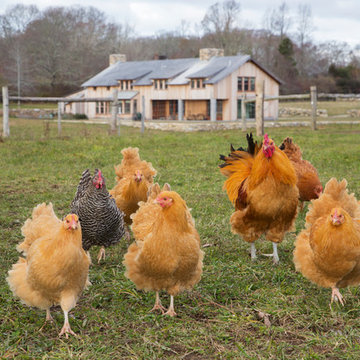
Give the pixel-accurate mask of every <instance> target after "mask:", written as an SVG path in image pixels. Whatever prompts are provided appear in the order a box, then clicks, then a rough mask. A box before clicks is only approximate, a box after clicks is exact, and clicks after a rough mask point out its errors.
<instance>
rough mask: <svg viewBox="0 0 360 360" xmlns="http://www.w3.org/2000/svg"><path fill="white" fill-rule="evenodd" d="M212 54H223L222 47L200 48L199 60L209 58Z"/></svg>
mask: <svg viewBox="0 0 360 360" xmlns="http://www.w3.org/2000/svg"><path fill="white" fill-rule="evenodd" d="M213 56H224V49H214V48H205V49H200V51H199V58H200V60H210V59H211V58H212V57H213Z"/></svg>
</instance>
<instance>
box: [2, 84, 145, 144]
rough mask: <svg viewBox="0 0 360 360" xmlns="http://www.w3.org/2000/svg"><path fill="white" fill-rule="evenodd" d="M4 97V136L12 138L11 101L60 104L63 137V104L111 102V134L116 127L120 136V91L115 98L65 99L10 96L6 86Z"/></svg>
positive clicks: (142, 127)
mask: <svg viewBox="0 0 360 360" xmlns="http://www.w3.org/2000/svg"><path fill="white" fill-rule="evenodd" d="M2 96H3V136H4V137H8V136H10V127H9V101H10V100H12V101H24V102H42V103H43V102H52V103H58V110H57V115H58V116H57V124H58V135H59V136H61V120H62V118H61V104H62V103H67V102H98V101H106V102H111V105H112V107H111V113H112V117H111V119H110V121H109V125H110V132H111V133H115V132H116V127H117V129H118V135H120V120H119V119H118V117H117V115H118V108H119V101H118V90H117V89H115V90H114V91H113V97H111V98H81V99H78V98H71V99H70V98H63V97H26V96H9V93H8V88H7V87H6V86H4V87H3V88H2ZM144 120H145V117H144V111H143V112H142V116H141V132H142V133H143V132H144V129H145V125H144Z"/></svg>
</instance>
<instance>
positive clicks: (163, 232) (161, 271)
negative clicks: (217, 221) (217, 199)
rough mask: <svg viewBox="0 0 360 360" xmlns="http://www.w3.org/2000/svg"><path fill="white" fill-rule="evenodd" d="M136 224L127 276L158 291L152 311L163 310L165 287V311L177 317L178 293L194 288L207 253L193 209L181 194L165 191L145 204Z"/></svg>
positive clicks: (136, 282) (135, 221)
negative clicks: (201, 248) (205, 252)
mask: <svg viewBox="0 0 360 360" xmlns="http://www.w3.org/2000/svg"><path fill="white" fill-rule="evenodd" d="M154 191H155V193H153V195H154V196H156V195H157V194H156V191H157V190H156V189H154ZM132 227H133V233H134V235H135V240H136V242H134V243H133V244H131V245H130V246H129V249H128V251H127V253H126V254H125V256H124V262H123V263H124V265H125V267H126V272H125V276H126V277H127V278H129V279H130V280H132V281H133V282H134V283H135V285H136V287H137V288H138V289H144V290H151V291H155V292H156V300H155V305H154V307H153V308H152V310H156V309H160V310H161V312H162V313H164V310H165V309H164V307H163V306H162V305H161V302H160V297H159V291H161V290H165V291H166V292H167V293H168V294H170V306H169V308H168V310H167V312H166V313H165V314H166V315H169V316H175V315H176V313H175V310H174V296H175V295H177V294H179V293H180V292H182V291H184V290H186V289H191V288H193V286H194V285H195V284H197V283H198V282H199V281H200V277H201V274H202V265H203V263H202V259H203V256H204V253H203V251H201V250H200V238H199V234H198V232H197V231H196V229H195V226H194V221H193V219H192V217H191V215H190V211H189V209H188V208H187V206H186V203H185V201H184V200H183V199H182V198H181V197H180V195H179V194H178V193H176V192H174V191H162V192H160V194H158V195H157V196H156V199H155V200H153V199H151V196H150V197H149V201H148V202H146V203H145V202H144V203H142V204H141V206H140V208H139V209H138V211H137V212H136V213H135V214H134V215H133V225H132Z"/></svg>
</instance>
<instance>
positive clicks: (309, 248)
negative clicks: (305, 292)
mask: <svg viewBox="0 0 360 360" xmlns="http://www.w3.org/2000/svg"><path fill="white" fill-rule="evenodd" d="M346 186H347V181H346V180H345V179H344V180H342V181H341V182H338V181H337V180H336V179H335V178H332V179H330V180H329V181H328V183H327V184H326V186H325V189H324V193H323V194H322V195H321V196H320V197H319V198H318V199H316V200H312V202H311V204H310V206H309V211H308V213H307V214H306V224H305V229H304V230H303V231H302V232H301V233H300V234H299V235H298V236H297V238H296V242H295V250H294V263H295V267H296V270H298V271H300V272H301V273H302V274H303V275H304V276H305V277H306V278H307V279H309V280H310V281H312V282H314V283H315V284H317V285H319V286H322V287H328V288H331V289H332V295H331V302H333V300H336V299H338V300H339V301H340V303H341V304H342V305H343V304H344V300H343V297H342V295H341V294H340V291H339V288H344V287H347V286H349V285H359V284H360V222H359V219H360V203H359V202H358V201H357V200H356V198H355V196H354V194H349V193H348V190H347V188H346Z"/></svg>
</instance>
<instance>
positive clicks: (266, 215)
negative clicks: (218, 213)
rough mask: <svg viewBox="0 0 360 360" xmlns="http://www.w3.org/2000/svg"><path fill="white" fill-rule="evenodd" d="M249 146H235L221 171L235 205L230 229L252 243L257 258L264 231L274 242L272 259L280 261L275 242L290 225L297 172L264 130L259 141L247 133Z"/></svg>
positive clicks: (229, 195) (297, 195) (253, 257)
mask: <svg viewBox="0 0 360 360" xmlns="http://www.w3.org/2000/svg"><path fill="white" fill-rule="evenodd" d="M246 137H247V141H248V149H247V150H246V151H245V150H244V149H243V148H239V149H238V150H235V149H234V148H233V147H232V146H231V153H230V154H229V156H224V155H220V159H221V160H223V161H224V163H223V164H221V165H219V167H220V172H221V173H222V174H223V175H224V176H226V177H227V178H228V179H227V180H226V181H225V183H224V189H226V191H227V194H228V197H229V200H230V201H231V202H232V203H233V204H234V205H235V212H234V213H233V214H232V216H231V218H230V223H231V230H232V232H233V233H235V234H239V235H240V236H242V238H243V239H244V240H245V241H247V242H250V243H251V259H255V258H256V249H255V244H254V242H255V240H257V239H258V238H259V237H260V236H261V235H262V234H263V233H265V237H266V239H267V240H270V241H272V243H273V259H274V263H277V262H278V261H279V257H278V253H277V244H278V243H280V242H282V240H283V238H284V235H285V233H286V232H287V231H289V230H290V229H291V228H292V227H293V223H294V220H295V217H296V213H297V205H298V197H299V191H298V189H297V187H296V174H295V170H294V167H293V166H292V165H291V162H290V160H289V159H288V157H287V156H286V155H285V154H284V153H283V152H282V151H281V150H280V149H279V148H278V147H277V146H276V145H275V143H274V141H273V140H271V139H269V137H268V135H267V134H265V136H264V141H263V143H262V145H260V146H259V145H258V144H257V143H255V142H254V140H253V137H252V134H250V136H249V135H247V136H246Z"/></svg>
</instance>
